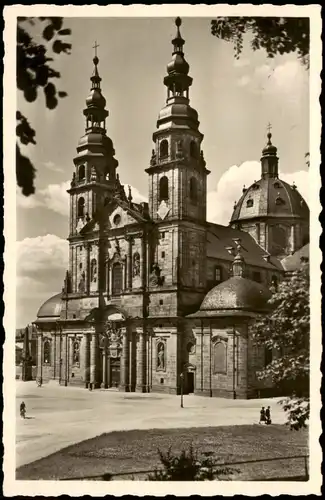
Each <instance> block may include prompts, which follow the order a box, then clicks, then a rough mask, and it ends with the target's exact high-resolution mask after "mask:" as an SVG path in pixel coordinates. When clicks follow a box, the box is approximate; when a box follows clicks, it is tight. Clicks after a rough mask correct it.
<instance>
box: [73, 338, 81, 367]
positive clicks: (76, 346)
mask: <svg viewBox="0 0 325 500" xmlns="http://www.w3.org/2000/svg"><path fill="white" fill-rule="evenodd" d="M72 358H73V364H74V365H76V366H79V364H80V342H79V341H78V340H75V341H74V342H73V354H72Z"/></svg>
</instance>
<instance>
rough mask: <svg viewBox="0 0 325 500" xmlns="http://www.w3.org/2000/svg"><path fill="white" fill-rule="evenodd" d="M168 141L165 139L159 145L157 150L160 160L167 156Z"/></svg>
mask: <svg viewBox="0 0 325 500" xmlns="http://www.w3.org/2000/svg"><path fill="white" fill-rule="evenodd" d="M168 150H169V147H168V141H167V139H164V140H162V141H161V143H160V149H159V156H160V158H166V157H167V156H168Z"/></svg>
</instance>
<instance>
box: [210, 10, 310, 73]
mask: <svg viewBox="0 0 325 500" xmlns="http://www.w3.org/2000/svg"><path fill="white" fill-rule="evenodd" d="M211 33H212V35H214V36H216V37H217V38H221V39H222V40H226V41H230V42H232V43H233V44H234V50H235V57H236V58H237V59H239V57H240V55H241V53H242V50H243V44H244V35H245V34H246V33H250V34H251V35H252V38H251V41H250V45H251V48H252V50H254V51H255V50H259V49H264V50H266V53H267V56H268V57H271V58H272V57H274V56H275V55H276V54H289V53H291V52H295V53H297V55H298V58H299V59H300V60H301V61H302V63H303V64H305V65H306V66H307V67H308V66H309V18H308V17H304V18H293V17H292V18H284V17H219V18H218V19H216V20H213V21H211Z"/></svg>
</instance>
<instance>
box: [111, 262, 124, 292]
mask: <svg viewBox="0 0 325 500" xmlns="http://www.w3.org/2000/svg"><path fill="white" fill-rule="evenodd" d="M122 289H123V271H122V264H120V263H119V262H116V263H115V264H113V268H112V295H120V294H121V293H122Z"/></svg>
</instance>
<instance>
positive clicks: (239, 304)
mask: <svg viewBox="0 0 325 500" xmlns="http://www.w3.org/2000/svg"><path fill="white" fill-rule="evenodd" d="M270 297H271V292H270V291H269V290H267V289H266V288H265V287H264V286H263V285H260V284H259V283H257V282H255V281H252V280H249V279H247V278H242V277H241V276H233V277H232V278H230V279H228V280H227V281H224V282H223V283H220V284H219V285H217V286H215V287H214V288H212V289H211V290H210V291H209V292H208V293H207V294H206V296H205V298H204V299H203V302H202V304H201V307H200V311H205V312H209V311H210V312H213V311H217V310H227V309H228V310H229V309H230V310H241V311H257V312H258V311H265V310H266V309H267V301H268V300H269V298H270Z"/></svg>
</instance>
